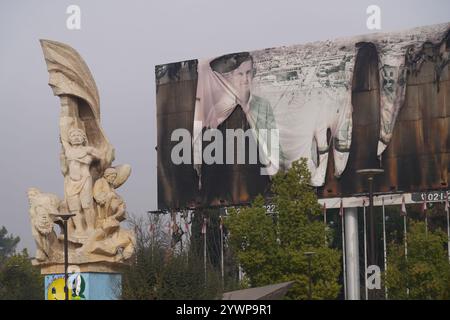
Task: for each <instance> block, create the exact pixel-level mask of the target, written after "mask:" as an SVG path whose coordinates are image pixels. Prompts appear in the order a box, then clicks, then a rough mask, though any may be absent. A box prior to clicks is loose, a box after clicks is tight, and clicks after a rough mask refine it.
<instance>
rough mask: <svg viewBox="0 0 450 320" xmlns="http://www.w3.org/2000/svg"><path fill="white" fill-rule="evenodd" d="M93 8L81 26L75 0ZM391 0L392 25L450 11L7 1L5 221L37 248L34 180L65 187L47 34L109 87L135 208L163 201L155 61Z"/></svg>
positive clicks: (0, 5)
mask: <svg viewBox="0 0 450 320" xmlns="http://www.w3.org/2000/svg"><path fill="white" fill-rule="evenodd" d="M71 4H77V5H79V6H80V8H81V30H68V29H67V28H66V19H67V17H68V14H66V8H67V7H68V6H69V5H71ZM371 4H376V5H378V6H380V7H381V10H382V11H381V17H382V22H381V23H382V25H381V26H382V29H381V32H389V31H395V30H401V29H406V28H411V27H417V26H422V25H429V24H435V23H442V22H448V21H450V1H448V0H434V1H423V0H414V1H411V0H409V1H406V0H404V1H393V0H389V1H381V0H371V1H366V0H343V1H323V0H314V1H299V0H292V1H286V0H278V1H274V0H271V1H267V0H264V1H261V0H252V1H243V0H221V1H212V0H178V1H174V0H164V1H162V0H161V1H106V0H96V1H92V0H91V1H76V0H72V1H56V0H54V1H50V0H45V1H17V0H10V1H8V0H1V2H0V121H1V122H0V137H1V139H0V226H1V225H5V226H6V227H7V228H8V230H9V231H10V232H12V233H14V234H16V235H19V236H20V237H21V239H22V241H21V243H20V246H19V248H24V247H27V248H29V249H30V250H31V251H30V253H31V254H32V255H33V254H34V247H35V246H34V241H33V238H32V236H31V229H30V225H29V220H28V202H27V197H26V190H27V189H28V188H29V187H31V186H35V187H38V188H40V189H41V190H42V191H44V192H52V193H56V194H58V195H59V196H60V197H62V193H63V179H62V175H61V173H60V168H59V151H60V145H59V142H58V134H59V133H58V116H59V101H58V100H59V99H58V98H57V97H54V96H53V93H52V91H51V89H50V87H49V86H48V85H47V81H48V73H47V70H46V65H45V62H44V59H43V55H42V51H41V48H40V45H39V42H38V39H40V38H45V39H52V40H57V41H61V42H64V43H67V44H69V45H71V46H72V47H73V48H75V49H76V50H77V51H78V52H79V53H80V54H81V56H82V57H83V58H84V59H85V61H86V63H87V64H88V66H89V68H90V70H91V72H92V74H93V76H94V78H95V81H96V83H97V86H98V89H99V92H100V101H101V102H100V103H101V113H102V119H101V120H102V126H103V129H104V131H105V133H106V135H107V136H108V138H109V140H110V142H111V143H112V145H113V146H114V147H115V148H116V161H115V164H119V163H129V164H131V165H132V167H133V172H132V175H131V177H130V178H129V180H128V182H127V183H126V184H125V185H124V186H123V187H121V188H120V189H119V193H120V194H121V195H123V196H124V198H125V200H126V202H127V207H128V211H129V212H132V213H134V214H139V215H143V214H145V212H146V211H147V210H152V209H156V199H157V198H156V190H157V188H156V152H155V150H154V147H155V145H156V119H155V113H156V106H155V79H154V66H155V65H157V64H163V63H169V62H175V61H180V60H188V59H195V58H205V57H214V56H218V55H221V54H224V53H231V52H238V51H247V50H256V49H263V48H267V47H276V46H282V45H292V44H301V43H305V42H309V41H316V40H326V39H333V38H337V37H343V36H352V35H358V34H366V33H371V32H374V31H371V30H368V29H367V27H366V19H367V14H366V8H367V6H368V5H371Z"/></svg>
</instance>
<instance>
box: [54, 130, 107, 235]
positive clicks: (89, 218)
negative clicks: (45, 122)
mask: <svg viewBox="0 0 450 320" xmlns="http://www.w3.org/2000/svg"><path fill="white" fill-rule="evenodd" d="M68 138H69V143H65V142H64V141H62V143H63V147H64V155H65V170H63V172H66V174H65V178H64V194H65V198H66V202H67V207H68V209H69V211H70V212H71V213H73V214H75V216H74V217H73V223H74V225H75V233H74V237H80V236H81V237H82V236H83V235H85V234H86V232H87V233H89V232H92V231H93V230H94V227H95V210H94V206H93V200H92V196H93V195H92V177H91V174H90V171H89V169H90V165H91V163H92V161H93V160H94V159H99V158H100V157H101V155H100V153H99V151H98V150H97V149H95V148H93V147H90V146H86V144H87V138H86V134H85V133H84V131H83V130H81V129H78V128H72V129H70V130H69V134H68ZM85 226H86V227H85Z"/></svg>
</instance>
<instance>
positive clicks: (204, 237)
mask: <svg viewBox="0 0 450 320" xmlns="http://www.w3.org/2000/svg"><path fill="white" fill-rule="evenodd" d="M203 223H204V228H205V232H204V233H203V263H204V269H205V286H206V218H204V220H203Z"/></svg>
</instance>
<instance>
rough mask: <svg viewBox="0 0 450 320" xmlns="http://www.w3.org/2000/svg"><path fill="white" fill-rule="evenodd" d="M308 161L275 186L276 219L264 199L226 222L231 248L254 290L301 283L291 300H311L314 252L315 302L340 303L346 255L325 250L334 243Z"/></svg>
mask: <svg viewBox="0 0 450 320" xmlns="http://www.w3.org/2000/svg"><path fill="white" fill-rule="evenodd" d="M310 178H311V175H310V172H309V170H308V168H307V164H306V159H301V160H300V161H296V162H294V163H293V164H292V167H291V169H289V170H288V171H286V172H284V173H278V174H277V175H276V176H275V177H274V179H273V183H272V192H273V204H274V205H275V208H276V210H275V213H274V214H273V215H269V214H267V211H266V208H265V207H264V204H265V203H264V199H263V198H262V197H261V196H258V197H257V198H256V199H255V200H254V202H253V203H252V206H251V207H249V208H243V209H241V210H240V212H238V211H237V210H231V213H230V215H229V217H228V218H227V219H226V222H225V224H226V226H227V227H228V228H229V231H230V236H229V237H230V245H231V247H232V248H233V250H234V251H235V252H236V255H237V259H238V261H239V263H240V264H241V266H242V268H243V269H244V272H245V273H246V275H247V277H248V278H249V280H250V283H251V285H252V286H254V287H255V286H263V285H268V284H274V283H279V282H284V281H291V280H293V281H295V283H294V285H293V287H292V288H291V289H290V290H289V292H288V294H287V298H288V299H307V297H308V282H309V270H308V258H307V257H306V255H305V252H308V251H312V252H315V254H314V255H313V256H312V267H311V278H312V284H313V285H312V298H313V299H335V298H336V297H337V295H338V293H339V290H340V285H339V284H338V277H339V274H340V272H341V265H340V256H341V255H340V252H339V251H338V250H336V249H331V248H329V246H328V244H325V241H324V239H325V235H327V239H331V238H332V234H331V232H332V231H331V230H325V227H324V225H323V222H322V221H321V218H320V217H321V208H320V205H319V204H318V202H317V197H316V195H315V193H314V190H313V188H312V187H311V186H310V185H309V181H310Z"/></svg>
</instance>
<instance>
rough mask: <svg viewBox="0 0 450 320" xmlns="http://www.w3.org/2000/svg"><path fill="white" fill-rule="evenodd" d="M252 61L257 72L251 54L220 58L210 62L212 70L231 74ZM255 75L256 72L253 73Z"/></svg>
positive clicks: (234, 54)
mask: <svg viewBox="0 0 450 320" xmlns="http://www.w3.org/2000/svg"><path fill="white" fill-rule="evenodd" d="M249 60H250V61H251V62H252V67H253V70H254V71H255V66H254V63H253V57H252V55H251V54H250V52H239V53H232V54H226V55H223V56H220V57H218V58H216V59H214V60H213V61H211V62H210V65H211V68H212V69H213V70H214V71H216V72H219V73H228V72H231V71H233V70H235V69H237V68H239V66H240V65H241V64H242V63H244V62H245V61H249ZM253 74H254V72H253Z"/></svg>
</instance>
